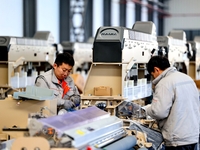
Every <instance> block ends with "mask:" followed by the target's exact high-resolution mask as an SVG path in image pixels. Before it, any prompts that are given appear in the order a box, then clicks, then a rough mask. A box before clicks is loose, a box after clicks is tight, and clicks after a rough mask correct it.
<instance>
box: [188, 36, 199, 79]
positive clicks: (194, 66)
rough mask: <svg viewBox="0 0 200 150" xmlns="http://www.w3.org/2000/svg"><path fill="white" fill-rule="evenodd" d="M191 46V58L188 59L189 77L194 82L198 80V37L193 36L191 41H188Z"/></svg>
mask: <svg viewBox="0 0 200 150" xmlns="http://www.w3.org/2000/svg"><path fill="white" fill-rule="evenodd" d="M188 42H189V43H190V44H191V46H192V51H193V56H192V57H191V58H190V67H189V75H190V77H192V78H193V79H194V80H199V79H200V37H199V36H195V37H194V40H193V41H188Z"/></svg>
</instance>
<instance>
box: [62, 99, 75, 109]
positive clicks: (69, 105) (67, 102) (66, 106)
mask: <svg viewBox="0 0 200 150" xmlns="http://www.w3.org/2000/svg"><path fill="white" fill-rule="evenodd" d="M74 107H76V106H75V104H74V103H73V102H72V101H71V100H65V102H64V109H66V110H69V109H71V108H74Z"/></svg>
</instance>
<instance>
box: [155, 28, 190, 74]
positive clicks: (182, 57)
mask: <svg viewBox="0 0 200 150" xmlns="http://www.w3.org/2000/svg"><path fill="white" fill-rule="evenodd" d="M179 34H181V35H182V36H180V37H178V36H176V35H179ZM157 40H158V46H159V49H160V50H159V51H160V53H162V54H161V55H166V56H167V57H168V59H169V62H170V64H171V66H175V65H176V63H185V65H186V70H187V72H185V73H186V74H188V70H189V58H188V48H187V46H186V44H187V41H186V38H185V32H184V31H171V32H170V33H169V36H158V37H157ZM177 67H180V66H177Z"/></svg>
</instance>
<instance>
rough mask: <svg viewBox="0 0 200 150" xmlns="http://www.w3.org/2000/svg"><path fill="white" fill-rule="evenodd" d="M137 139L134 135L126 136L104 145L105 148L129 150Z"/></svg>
mask: <svg viewBox="0 0 200 150" xmlns="http://www.w3.org/2000/svg"><path fill="white" fill-rule="evenodd" d="M136 142H137V139H136V137H135V136H126V137H124V138H122V139H120V140H118V141H116V142H114V143H112V144H110V145H108V146H106V147H104V149H105V150H130V149H131V148H133V147H134V146H135V144H136Z"/></svg>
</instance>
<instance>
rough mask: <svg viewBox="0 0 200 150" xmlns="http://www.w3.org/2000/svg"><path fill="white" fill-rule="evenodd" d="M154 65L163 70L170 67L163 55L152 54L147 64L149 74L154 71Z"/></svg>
mask: <svg viewBox="0 0 200 150" xmlns="http://www.w3.org/2000/svg"><path fill="white" fill-rule="evenodd" d="M154 67H158V68H159V69H160V70H165V69H167V68H169V67H170V63H169V60H168V59H167V58H166V57H164V56H152V57H151V59H150V60H149V62H148V64H147V71H148V72H149V74H151V72H154Z"/></svg>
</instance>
